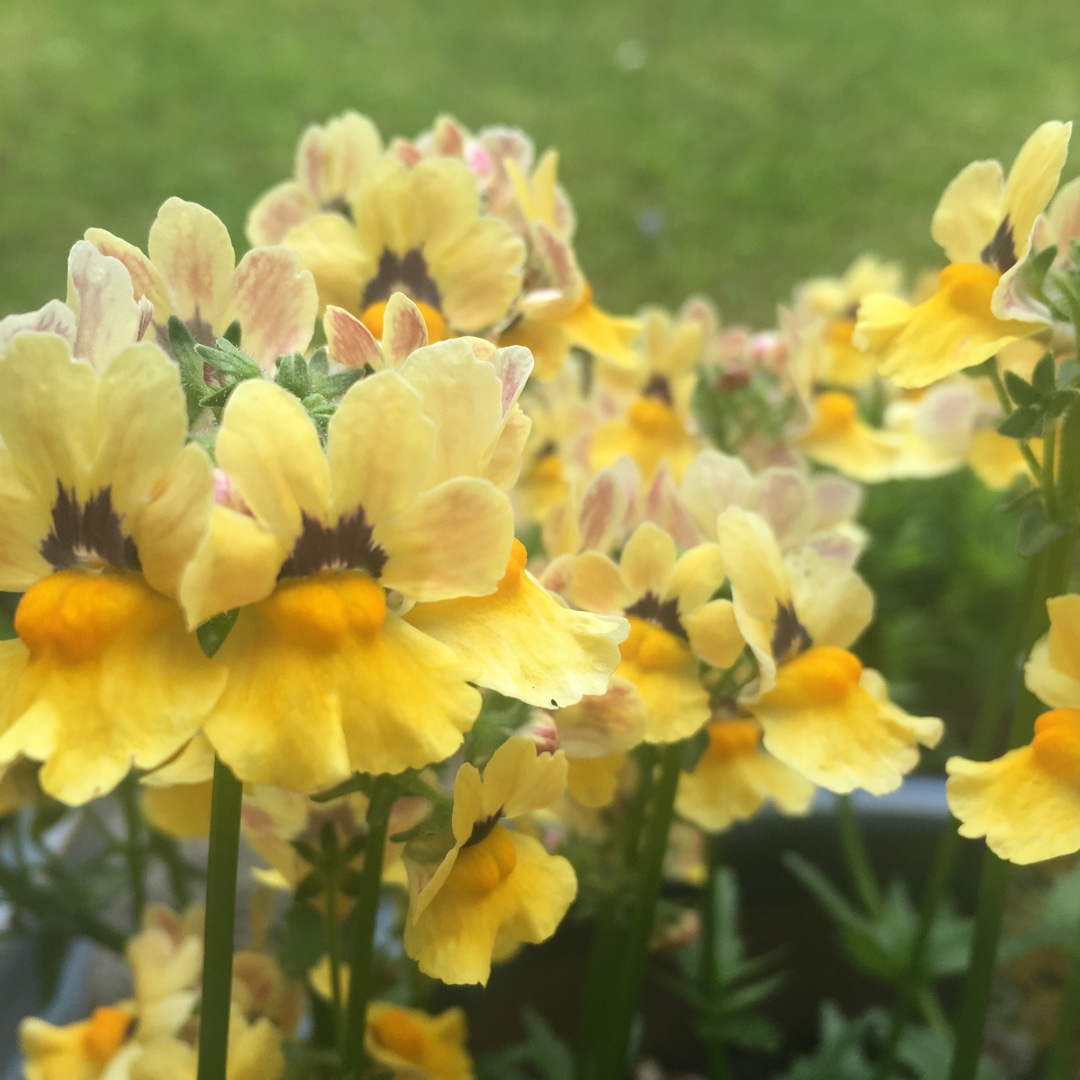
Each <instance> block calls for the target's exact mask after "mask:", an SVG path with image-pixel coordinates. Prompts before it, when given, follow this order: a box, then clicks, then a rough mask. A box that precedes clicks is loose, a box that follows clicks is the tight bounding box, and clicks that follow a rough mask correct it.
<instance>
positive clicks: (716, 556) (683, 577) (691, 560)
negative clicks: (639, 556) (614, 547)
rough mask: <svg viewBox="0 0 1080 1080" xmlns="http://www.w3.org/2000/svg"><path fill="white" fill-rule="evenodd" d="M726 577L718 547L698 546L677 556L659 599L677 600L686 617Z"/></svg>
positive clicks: (681, 611) (704, 601)
mask: <svg viewBox="0 0 1080 1080" xmlns="http://www.w3.org/2000/svg"><path fill="white" fill-rule="evenodd" d="M624 559H625V555H624ZM726 577H727V572H726V570H725V569H724V559H723V556H722V555H721V553H720V545H719V544H698V545H697V546H696V547H692V548H691V549H690V550H689V551H686V552H684V553H683V554H682V555H681V556H679V560H678V562H676V563H675V566H674V567H673V568H672V571H671V576H670V577H669V578H668V581H667V587H666V589H665V590H664V594H663V597H662V599H664V600H671V599H674V600H677V601H678V604H679V615H680V617H682V616H685V615H688V614H689V613H690V612H692V611H696V610H697V609H698V608H699V607H701V605H702V604H704V603H706V601H708V600H709V599H710V598H711V597H712V595H713V593H715V592H716V590H717V589H719V588H720V586H721V585H723V584H724V580H725V578H726Z"/></svg>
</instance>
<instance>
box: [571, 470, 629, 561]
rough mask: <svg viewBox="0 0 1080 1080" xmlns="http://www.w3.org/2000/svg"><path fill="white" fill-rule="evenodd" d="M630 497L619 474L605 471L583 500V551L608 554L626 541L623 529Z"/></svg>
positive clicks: (580, 524) (579, 523)
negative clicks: (605, 552)
mask: <svg viewBox="0 0 1080 1080" xmlns="http://www.w3.org/2000/svg"><path fill="white" fill-rule="evenodd" d="M629 502H630V496H629V494H628V493H627V491H626V488H625V487H624V486H623V485H622V484H621V483H620V482H619V479H618V477H617V475H616V474H615V472H614V471H613V470H611V469H603V470H601V471H600V472H599V473H597V475H596V476H595V477H594V478H593V480H592V483H590V484H589V486H588V487H587V488H586V489H585V494H584V495H583V496H582V497H581V508H580V509H579V510H578V526H579V528H580V530H581V547H583V548H591V549H593V550H595V551H608V550H610V549H611V548H613V547H615V546H616V545H617V544H618V543H619V541H620V540H621V539H622V525H623V521H624V520H625V517H626V512H627V509H628V507H629Z"/></svg>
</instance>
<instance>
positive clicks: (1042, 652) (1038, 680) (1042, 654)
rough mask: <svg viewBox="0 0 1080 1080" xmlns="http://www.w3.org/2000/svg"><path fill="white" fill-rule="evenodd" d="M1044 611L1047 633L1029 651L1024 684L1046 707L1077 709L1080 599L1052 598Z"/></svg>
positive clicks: (1079, 697)
mask: <svg viewBox="0 0 1080 1080" xmlns="http://www.w3.org/2000/svg"><path fill="white" fill-rule="evenodd" d="M1046 608H1047V611H1048V612H1049V613H1050V632H1049V633H1048V634H1045V635H1044V636H1043V637H1042V638H1040V639H1039V641H1037V642H1036V644H1035V647H1034V648H1033V649H1032V650H1031V656H1030V658H1029V659H1028V662H1027V664H1026V665H1025V666H1024V682H1025V683H1027V687H1028V689H1029V690H1030V691H1031V692H1032V693H1033V694H1035V695H1036V697H1038V698H1039V699H1040V700H1041V701H1044V702H1045V703H1046V704H1047V705H1052V706H1054V707H1055V708H1080V596H1077V595H1075V594H1069V595H1067V596H1055V597H1054V598H1053V599H1051V600H1048V601H1047V604H1046Z"/></svg>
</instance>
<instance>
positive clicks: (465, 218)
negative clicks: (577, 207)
mask: <svg viewBox="0 0 1080 1080" xmlns="http://www.w3.org/2000/svg"><path fill="white" fill-rule="evenodd" d="M348 208H349V210H350V211H351V213H352V218H353V220H352V221H350V220H349V219H348V218H346V217H345V216H344V215H342V214H337V213H329V214H327V213H324V214H319V215H317V216H315V217H313V218H311V219H310V220H309V221H307V222H304V223H303V224H301V225H299V226H297V227H296V228H295V229H293V230H292V231H291V232H290V233H289V234H288V236H287V237H286V239H285V242H286V243H287V244H288V246H289V247H291V248H293V249H294V250H296V251H297V252H299V254H300V257H301V259H302V260H303V263H304V265H305V266H306V267H307V268H308V269H309V270H310V271H311V272H312V273H313V274H314V275H315V282H316V284H317V286H318V290H319V302H320V308H325V307H326V305H328V304H331V305H334V306H335V307H339V308H342V309H344V310H345V311H347V312H350V313H352V314H354V315H356V316H357V317H358V318H359V319H360V320H361V321H362V322H363V323H364V324H365V325H366V326H367V327H368V329H369V330H370V331H371V332H372V333H373V334H374V335H375V337H377V338H381V337H382V330H383V316H384V314H385V311H386V304H387V301H388V300H389V299H390V297H391V296H392V295H393V293H395V292H404V293H405V294H406V295H407V296H408V297H409V298H410V299H411V300H412V301H413V302H414V303H415V304H416V305H417V307H419V308H420V311H421V312H422V313H423V316H424V320H425V322H426V323H427V328H428V336H429V339H430V340H431V341H440V340H442V339H443V338H446V337H449V336H451V335H452V334H455V333H476V332H479V331H482V330H485V329H487V328H488V327H491V326H494V325H496V324H497V323H499V322H501V321H502V320H503V319H504V318H505V317H506V315H507V313H508V311H509V310H510V306H511V304H512V303H513V301H514V299H515V298H516V297H517V294H518V292H519V291H520V289H521V273H522V264H523V262H524V259H525V248H524V245H523V244H522V242H521V240H520V239H519V238H518V237H517V236H515V235H514V232H513V230H512V229H511V228H510V227H509V226H508V225H507V224H506V223H505V222H504V221H502V220H500V219H498V218H493V217H486V216H483V215H482V214H481V212H480V206H479V201H478V196H477V190H476V181H475V178H474V177H473V175H472V173H470V171H469V170H468V169H467V168H466V167H465V166H464V165H462V164H461V163H459V162H457V161H453V160H450V159H440V158H435V159H430V160H426V161H421V162H420V163H419V164H418V165H417V166H416V168H414V169H412V170H411V171H410V170H408V169H406V168H405V166H404V165H401V164H400V163H399V162H397V161H393V160H389V159H382V160H380V161H378V162H376V163H374V164H373V165H372V166H371V167H370V168H368V169H367V170H365V172H364V174H363V176H362V177H361V179H360V182H359V184H358V185H357V187H356V190H355V192H354V193H353V194H352V195H351V196H350V198H349V202H348Z"/></svg>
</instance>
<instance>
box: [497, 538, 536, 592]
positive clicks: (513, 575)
mask: <svg viewBox="0 0 1080 1080" xmlns="http://www.w3.org/2000/svg"><path fill="white" fill-rule="evenodd" d="M528 557H529V555H528V552H527V551H526V550H525V545H524V544H523V543H522V542H521V541H520V540H518V539H517V538H516V537H515V539H514V542H513V543H512V544H511V545H510V558H509V560H508V561H507V563H506V573H505V574H503V576H502V579H501V580H500V581H499V592H500V594H505V593H512V592H515V591H516V590H517V589H518V587H519V586H520V585H521V575H522V574H524V573H525V562H526V560H527V559H528Z"/></svg>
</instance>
